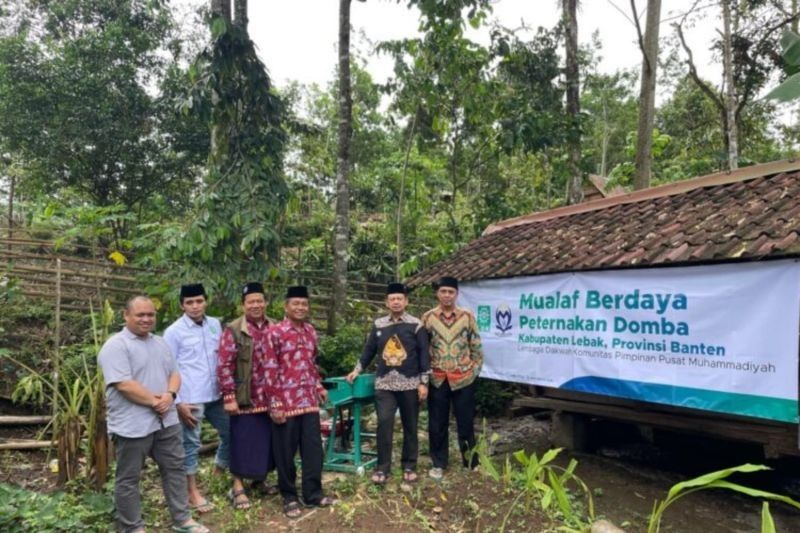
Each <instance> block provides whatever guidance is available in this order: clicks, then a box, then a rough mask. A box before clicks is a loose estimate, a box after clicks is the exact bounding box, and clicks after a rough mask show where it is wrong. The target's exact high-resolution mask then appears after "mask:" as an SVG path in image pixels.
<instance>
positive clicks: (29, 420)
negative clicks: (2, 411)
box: [0, 415, 53, 426]
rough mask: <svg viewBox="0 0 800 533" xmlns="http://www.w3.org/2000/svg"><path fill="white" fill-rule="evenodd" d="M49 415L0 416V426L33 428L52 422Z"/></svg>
mask: <svg viewBox="0 0 800 533" xmlns="http://www.w3.org/2000/svg"><path fill="white" fill-rule="evenodd" d="M52 419H53V417H51V416H50V415H35V416H12V415H4V416H0V426H33V425H39V424H47V423H48V422H50V420H52Z"/></svg>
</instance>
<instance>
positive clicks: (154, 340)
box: [98, 328, 178, 438]
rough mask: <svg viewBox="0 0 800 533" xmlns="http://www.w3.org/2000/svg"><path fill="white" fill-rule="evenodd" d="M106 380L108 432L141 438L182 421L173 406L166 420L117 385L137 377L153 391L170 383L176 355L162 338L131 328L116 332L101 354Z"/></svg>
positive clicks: (158, 391)
mask: <svg viewBox="0 0 800 533" xmlns="http://www.w3.org/2000/svg"><path fill="white" fill-rule="evenodd" d="M98 362H99V364H100V367H101V368H102V370H103V378H104V379H105V382H106V408H107V417H108V432H109V433H113V434H116V435H119V436H121V437H127V438H140V437H146V436H147V435H149V434H151V433H153V432H155V431H158V430H159V429H161V428H162V427H169V426H172V425H175V424H177V423H178V413H177V411H176V409H175V406H174V405H172V406H171V407H170V408H169V411H167V414H166V415H164V417H163V426H162V419H161V418H160V417H159V416H158V414H157V413H156V412H155V411H154V410H153V409H152V408H151V407H148V406H145V405H139V404H136V403H133V402H131V401H130V400H128V399H126V398H125V397H124V396H123V395H122V394H121V393H120V392H119V391H118V390H117V389H116V387H114V386H113V385H114V384H115V383H119V382H120V381H126V380H131V379H132V380H136V381H138V382H139V383H140V384H141V385H142V386H143V387H145V388H146V389H148V390H150V391H151V392H153V393H162V392H164V391H166V390H167V388H168V386H169V376H170V375H171V374H172V373H173V372H176V371H177V365H176V364H175V358H174V357H173V356H172V352H171V351H170V349H169V346H168V345H167V343H166V342H165V341H164V339H162V338H161V337H158V336H156V335H152V334H151V335H148V336H147V337H145V338H142V337H137V336H136V335H134V334H133V332H131V331H130V330H129V329H128V328H123V329H122V331H120V332H119V333H116V334H114V335H112V336H111V337H110V338H109V339H108V340H107V341H106V342H105V344H103V347H102V348H101V349H100V354H99V355H98Z"/></svg>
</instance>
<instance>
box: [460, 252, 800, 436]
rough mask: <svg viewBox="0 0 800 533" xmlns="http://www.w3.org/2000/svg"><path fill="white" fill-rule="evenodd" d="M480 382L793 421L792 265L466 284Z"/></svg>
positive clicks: (796, 296) (798, 287)
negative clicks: (478, 345) (478, 343)
mask: <svg viewBox="0 0 800 533" xmlns="http://www.w3.org/2000/svg"><path fill="white" fill-rule="evenodd" d="M459 305H460V306H462V307H465V308H467V309H470V310H472V311H473V312H474V313H475V317H476V319H477V322H478V329H479V330H480V333H481V339H482V341H483V347H484V352H485V362H484V367H483V371H482V372H481V376H482V377H489V378H494V379H499V380H503V381H513V382H519V383H529V384H533V385H542V386H546V387H554V388H560V389H567V390H575V391H581V392H590V393H595V394H603V395H607V396H616V397H621V398H630V399H634V400H641V401H646V402H655V403H662V404H668V405H675V406H681V407H690V408H694V409H705V410H709V411H718V412H722V413H732V414H737V415H744V416H751V417H759V418H767V419H770V420H778V421H782V422H797V421H798V412H797V406H798V405H797V400H798V332H799V331H800V264H799V263H798V262H797V261H795V260H787V261H770V262H763V263H739V264H726V265H711V266H694V267H673V268H653V269H640V270H616V271H603V272H578V273H562V274H547V275H542V276H532V277H524V278H523V277H519V278H508V279H497V280H484V281H477V282H463V283H462V286H461V290H460V294H459Z"/></svg>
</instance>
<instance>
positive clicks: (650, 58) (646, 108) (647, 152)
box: [631, 0, 661, 189]
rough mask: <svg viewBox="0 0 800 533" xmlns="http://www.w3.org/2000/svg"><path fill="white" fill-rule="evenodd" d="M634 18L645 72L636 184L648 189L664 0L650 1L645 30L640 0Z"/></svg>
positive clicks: (632, 3)
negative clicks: (662, 4) (642, 23)
mask: <svg viewBox="0 0 800 533" xmlns="http://www.w3.org/2000/svg"><path fill="white" fill-rule="evenodd" d="M631 10H632V11H633V20H634V22H635V23H636V33H637V35H638V37H639V48H640V49H641V51H642V75H641V80H640V88H639V125H638V128H637V130H636V159H635V168H636V174H635V175H634V180H633V188H634V189H646V188H647V187H649V186H650V174H651V167H652V163H653V155H652V147H653V123H654V121H655V115H656V111H655V110H656V70H657V68H658V30H659V27H660V23H661V0H648V1H647V22H646V24H645V33H644V37H642V30H641V27H640V25H639V14H638V13H637V12H636V2H635V0H631Z"/></svg>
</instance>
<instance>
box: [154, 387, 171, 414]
mask: <svg viewBox="0 0 800 533" xmlns="http://www.w3.org/2000/svg"><path fill="white" fill-rule="evenodd" d="M153 398H154V401H153V409H154V410H155V412H156V413H158V414H159V415H161V416H164V415H165V414H167V411H169V408H170V406H171V405H172V393H171V392H163V393H161V394H156V395H155V396H154V397H153Z"/></svg>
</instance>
